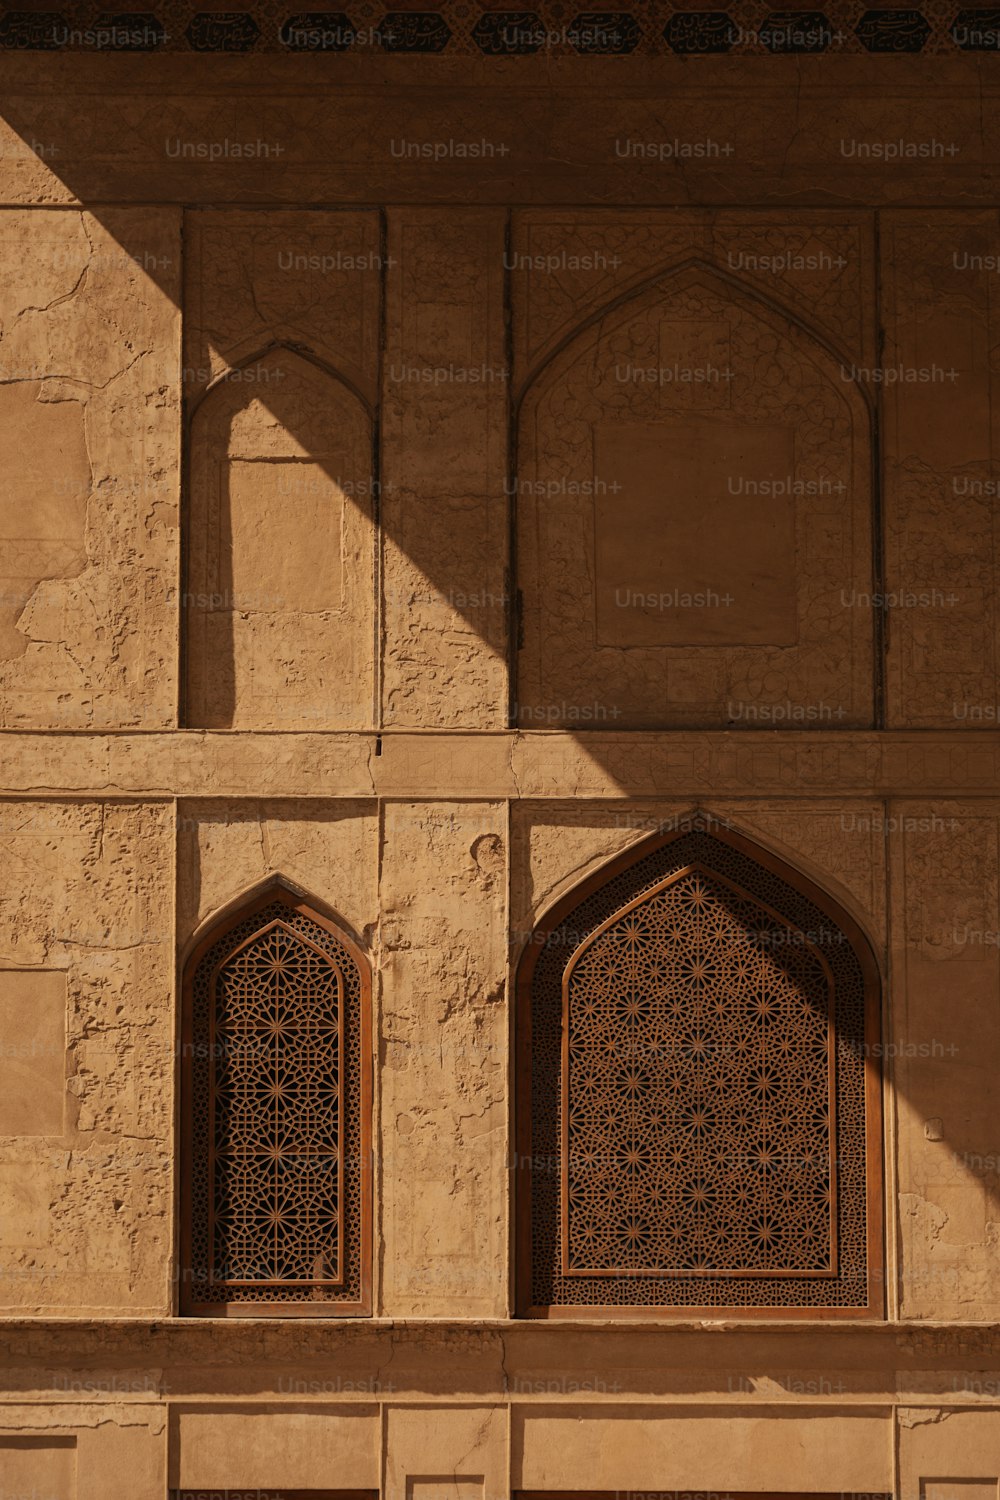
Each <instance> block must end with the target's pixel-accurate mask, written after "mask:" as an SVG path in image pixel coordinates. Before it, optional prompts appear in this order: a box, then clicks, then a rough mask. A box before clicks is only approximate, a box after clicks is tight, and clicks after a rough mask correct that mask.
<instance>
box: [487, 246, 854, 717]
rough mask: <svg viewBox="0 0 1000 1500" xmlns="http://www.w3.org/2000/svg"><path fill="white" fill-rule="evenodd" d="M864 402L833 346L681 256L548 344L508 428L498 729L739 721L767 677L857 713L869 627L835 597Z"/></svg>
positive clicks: (789, 697) (848, 564)
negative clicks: (505, 600) (513, 631)
mask: <svg viewBox="0 0 1000 1500" xmlns="http://www.w3.org/2000/svg"><path fill="white" fill-rule="evenodd" d="M873 410H874V408H873V401H872V398H871V395H870V393H869V391H868V390H867V389H866V388H865V386H864V385H863V384H862V382H861V381H860V380H859V379H858V372H857V370H856V369H855V368H854V367H853V365H852V362H851V360H850V359H849V358H848V357H846V356H845V355H844V354H843V352H842V351H841V350H840V349H839V348H838V346H837V344H836V342H835V341H834V340H833V339H832V338H831V337H830V336H828V335H827V334H826V333H825V332H824V331H822V330H820V329H817V328H816V327H815V326H813V325H812V324H810V323H809V322H808V321H807V320H806V319H805V318H804V317H803V316H802V315H801V314H800V313H799V312H798V311H796V310H794V309H793V308H790V307H788V306H786V305H785V304H783V303H782V302H780V301H778V300H777V299H776V298H774V297H772V296H768V295H766V294H765V293H764V292H762V291H761V290H760V289H759V288H757V287H756V286H754V285H752V284H750V283H748V282H747V281H745V280H744V279H743V278H742V277H740V276H738V275H735V274H733V273H732V272H730V271H728V270H726V269H724V268H722V267H720V266H715V265H713V264H711V262H709V261H706V260H704V259H703V258H701V257H698V256H688V257H686V258H685V259H684V260H682V261H679V262H677V263H675V264H673V265H671V266H668V267H666V268H661V269H659V270H657V271H655V272H653V273H651V274H650V275H648V276H647V277H644V278H643V280H641V281H640V282H639V283H637V284H635V285H633V286H630V287H628V288H626V289H625V290H624V291H623V292H621V293H620V295H618V296H617V297H614V298H612V299H611V300H609V301H608V302H606V303H604V304H603V305H602V306H601V307H599V308H597V309H596V310H594V311H592V312H589V313H587V315H586V316H585V317H584V318H582V319H581V321H580V322H579V323H578V324H577V325H576V326H575V327H574V328H572V329H570V330H568V331H565V332H564V333H563V334H562V335H561V336H560V337H559V339H558V340H557V341H556V342H555V343H554V345H553V346H552V347H551V348H549V349H548V350H546V351H545V353H544V354H543V355H542V356H541V357H540V358H539V359H538V360H537V361H536V362H535V364H534V365H533V366H532V367H531V369H530V370H529V372H528V374H527V376H526V377H525V380H524V382H523V384H522V386H521V388H520V390H519V393H518V396H517V402H516V412H515V418H514V424H513V426H514V432H513V438H512V444H511V451H512V463H513V465H514V470H515V472H514V473H513V474H512V476H511V477H510V480H509V483H508V491H509V493H510V494H511V495H512V497H513V498H512V503H511V522H510V525H511V545H512V552H513V557H514V568H515V572H516V580H515V582H516V591H517V597H518V598H519V599H520V600H521V601H522V603H521V615H520V629H519V636H520V639H519V646H518V655H517V658H516V664H515V665H516V689H515V691H514V693H513V703H512V717H513V718H514V719H515V721H516V722H517V723H518V724H519V725H521V726H522V727H531V726H532V725H535V724H537V723H539V722H541V723H545V724H548V723H551V722H552V718H551V715H552V708H553V705H560V706H562V712H563V714H564V715H565V716H566V719H567V722H568V723H571V724H572V725H573V726H574V727H580V728H600V727H607V725H609V724H610V723H612V722H613V723H614V725H615V727H617V728H648V729H657V728H672V727H692V728H694V727H699V728H710V727H720V728H721V727H742V724H743V722H744V709H746V719H747V721H750V720H752V716H753V712H754V711H755V710H759V709H760V705H759V704H756V703H755V702H754V689H753V684H754V683H757V682H760V681H766V682H767V683H768V697H769V699H770V697H771V695H772V693H773V699H774V704H784V703H786V702H790V703H791V704H800V703H801V704H809V705H812V704H816V705H817V707H816V708H815V710H814V711H815V712H817V713H819V714H821V715H829V716H831V717H834V718H835V720H836V722H837V724H838V725H840V726H841V727H847V726H848V725H849V724H858V725H867V724H869V723H871V721H872V719H873V716H874V712H875V694H876V691H877V687H876V660H877V652H876V644H877V643H876V626H875V624H874V623H873V621H872V619H871V618H869V617H868V616H867V615H866V614H865V613H864V612H863V611H858V610H849V609H846V608H844V607H843V605H842V603H841V602H840V601H841V600H842V598H843V595H844V592H845V591H846V590H847V589H848V587H850V588H853V589H854V590H855V591H859V592H860V593H862V594H864V593H867V592H870V591H871V590H872V589H873V588H874V586H875V585H874V583H873V579H875V578H876V577H877V575H878V567H877V564H878V534H877V527H876V525H875V518H874V499H873V497H874V493H875V485H874V478H875V468H876V445H875V427H874V420H873ZM748 703H749V707H747V704H748ZM771 712H773V707H772V704H771V703H770V702H769V703H767V704H765V705H764V706H763V716H764V718H765V720H766V722H768V723H771V722H775V721H772V720H771V719H770V718H769V717H768V715H769V714H770V713H771ZM574 716H575V717H574ZM776 722H779V723H781V722H782V721H781V720H777V721H776Z"/></svg>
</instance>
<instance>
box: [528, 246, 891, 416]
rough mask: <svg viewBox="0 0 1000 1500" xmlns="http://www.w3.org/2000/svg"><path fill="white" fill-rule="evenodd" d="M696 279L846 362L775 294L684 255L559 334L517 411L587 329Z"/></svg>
mask: <svg viewBox="0 0 1000 1500" xmlns="http://www.w3.org/2000/svg"><path fill="white" fill-rule="evenodd" d="M694 282H700V283H701V284H702V285H704V286H711V285H712V284H713V283H715V284H718V285H719V286H724V287H727V288H728V290H729V295H730V296H731V297H733V298H734V299H736V300H739V301H742V302H743V303H744V304H745V305H746V306H748V307H751V306H752V307H756V308H758V309H759V310H760V312H761V313H762V314H766V315H768V316H769V317H770V319H771V321H772V323H774V324H775V326H781V325H784V324H792V325H794V326H795V327H796V328H798V329H799V330H800V331H801V333H802V334H803V336H804V337H805V338H807V339H809V340H810V341H811V342H812V343H814V344H815V345H816V348H817V350H818V351H822V352H823V353H824V354H825V355H826V358H827V359H828V361H829V362H830V363H831V364H833V363H835V362H836V363H839V364H841V365H843V364H844V363H845V361H849V355H848V354H847V353H846V352H845V351H844V350H843V349H838V348H837V346H836V345H835V344H834V342H833V340H832V339H831V338H830V337H829V335H828V334H826V333H824V332H823V331H821V330H820V329H818V328H816V327H815V326H814V325H813V324H812V323H808V322H807V321H806V320H805V319H804V318H803V317H802V316H801V314H799V313H798V312H796V311H795V309H794V308H792V307H791V306H789V305H788V304H787V303H785V302H781V301H779V300H778V298H776V297H768V296H767V295H766V294H765V293H764V292H762V291H761V290H760V288H759V287H757V286H754V285H753V283H752V282H749V281H747V280H746V279H745V277H743V276H737V275H735V274H734V273H733V272H732V271H730V270H729V269H728V267H726V266H719V265H716V264H715V263H714V262H713V261H710V260H706V259H705V257H704V256H703V255H687V256H684V257H682V259H680V260H676V261H671V262H670V263H669V264H667V265H664V266H660V267H659V268H658V269H657V270H655V271H651V272H650V273H649V275H648V276H643V277H642V278H641V280H639V281H637V282H634V283H633V284H632V285H631V286H629V287H626V288H625V290H624V291H623V292H620V293H619V294H618V295H617V296H616V297H611V298H609V299H608V301H607V302H603V303H602V304H601V305H600V307H598V308H595V309H594V310H593V311H592V312H590V313H588V314H587V315H586V317H584V318H581V319H580V321H579V322H578V323H576V324H574V325H573V326H572V327H571V328H569V329H567V330H566V332H565V333H563V334H561V335H560V336H559V337H558V338H557V339H556V340H555V341H554V343H552V344H551V345H550V346H549V347H548V348H547V349H546V350H545V351H544V352H543V354H542V355H541V357H540V358H539V359H538V360H536V361H535V363H534V365H532V367H531V368H530V369H529V370H528V373H527V374H526V375H525V377H524V380H523V381H522V383H521V386H520V389H519V391H518V392H517V395H516V397H515V402H514V409H515V412H519V411H520V409H521V405H522V403H523V401H524V399H525V397H526V396H527V395H528V393H529V391H530V390H531V388H532V386H533V385H535V384H537V382H538V381H539V380H540V379H541V378H542V377H543V376H544V374H545V371H546V370H547V369H548V367H549V366H550V365H551V364H553V363H554V362H555V361H556V360H557V359H558V358H559V356H560V355H561V354H562V353H563V352H564V351H565V350H567V349H569V348H571V347H572V345H573V344H575V343H576V342H577V340H578V339H580V338H581V337H582V336H583V335H584V334H585V333H587V332H588V330H589V329H591V328H593V327H595V326H597V327H599V326H600V325H601V324H602V323H604V322H605V321H606V320H607V319H609V318H612V317H614V316H615V314H617V313H618V312H620V311H624V310H627V309H628V307H629V306H630V304H632V303H635V302H639V301H641V300H642V298H643V297H645V296H647V295H648V294H649V293H650V292H657V293H659V294H660V295H662V293H663V292H664V291H665V290H666V289H667V288H668V287H669V286H670V285H671V283H672V284H674V285H675V286H677V287H678V288H680V287H682V286H686V285H689V284H692V283H694ZM852 384H853V385H854V386H855V387H856V389H857V392H858V395H859V397H860V398H861V400H862V401H863V402H864V403H865V405H866V406H867V407H868V409H869V412H870V413H874V410H875V405H874V401H873V399H872V397H871V393H870V392H869V391H868V390H867V389H866V387H865V386H863V385H862V384H861V382H860V381H859V380H857V378H856V377H855V378H854V379H853V380H852Z"/></svg>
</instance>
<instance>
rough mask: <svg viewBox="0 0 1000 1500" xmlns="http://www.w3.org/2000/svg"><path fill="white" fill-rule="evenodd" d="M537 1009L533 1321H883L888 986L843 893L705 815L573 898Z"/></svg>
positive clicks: (521, 1294)
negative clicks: (882, 1000) (622, 1315)
mask: <svg viewBox="0 0 1000 1500" xmlns="http://www.w3.org/2000/svg"><path fill="white" fill-rule="evenodd" d="M517 1005H518V1009H517V1027H518V1036H517V1072H518V1078H517V1173H516V1182H517V1187H516V1191H517V1235H518V1253H517V1276H518V1289H517V1291H518V1295H517V1302H518V1308H519V1311H520V1312H521V1313H522V1314H523V1315H528V1316H550V1317H559V1316H581V1315H588V1314H590V1315H606V1314H608V1313H610V1312H614V1311H621V1312H624V1311H625V1310H626V1309H627V1310H629V1312H630V1313H640V1314H652V1315H656V1314H659V1315H667V1314H683V1313H684V1312H685V1311H687V1312H690V1313H695V1312H697V1313H699V1314H700V1313H702V1312H706V1313H708V1314H711V1312H713V1311H714V1312H716V1313H717V1314H718V1315H723V1314H726V1315H732V1314H738V1315H749V1316H772V1317H780V1316H800V1317H801V1316H816V1317H826V1316H830V1315H833V1316H838V1317H873V1316H879V1315H881V1310H882V1306H883V1288H882V1189H881V1180H882V1179H881V1105H880V1069H879V1053H880V1047H879V1040H880V1034H881V1033H880V1010H879V984H878V973H877V968H876V965H875V962H874V958H873V955H872V953H871V950H870V948H869V946H868V944H867V941H866V939H865V937H864V935H863V934H862V933H861V931H860V929H859V928H858V927H857V924H856V923H855V922H854V921H853V919H852V918H851V917H850V916H849V915H848V914H847V913H846V912H844V911H842V910H841V909H840V907H839V906H838V905H837V903H836V902H835V901H833V900H832V898H831V897H829V896H828V895H827V894H826V893H825V892H822V891H820V890H819V889H818V888H817V887H816V886H815V885H813V884H812V882H810V881H808V880H806V879H805V878H804V877H803V876H802V875H801V874H799V873H798V872H796V871H795V870H793V869H792V868H791V867H790V866H788V865H786V864H785V863H784V862H783V861H781V860H780V859H778V858H777V856H775V855H774V854H772V853H770V852H769V851H765V850H764V849H762V848H760V847H759V846H757V845H756V844H754V843H753V842H752V841H751V840H749V839H746V838H744V837H743V836H742V835H740V834H738V833H736V832H735V831H733V830H731V829H729V828H723V827H722V826H721V825H719V824H718V823H716V822H715V821H714V820H711V819H706V818H703V817H697V818H693V819H691V820H689V821H688V822H687V823H686V824H685V825H684V826H682V828H681V829H679V830H678V831H676V832H674V833H671V834H670V835H669V836H667V837H666V838H664V837H659V836H657V837H654V838H653V839H646V840H643V841H642V842H641V843H640V844H639V845H638V846H636V847H634V848H632V849H631V850H629V851H626V853H625V854H623V855H621V856H619V857H618V858H617V859H615V860H613V861H612V862H611V863H610V864H609V865H607V866H605V867H604V868H603V869H602V870H600V871H598V872H597V873H596V874H595V875H593V876H591V877H590V878H589V879H588V880H587V881H585V882H584V883H583V885H581V886H580V887H578V888H577V889H576V890H574V891H571V892H569V893H568V894H567V895H566V896H565V897H563V899H562V900H561V901H560V902H558V903H557V905H556V906H555V907H554V908H553V909H552V911H551V912H550V913H549V914H548V915H547V916H546V917H545V918H543V920H542V921H541V923H540V924H539V926H538V927H537V929H536V930H535V933H534V934H533V938H532V941H531V943H530V944H529V946H528V949H527V951H526V953H525V955H524V957H523V959H522V961H521V965H520V971H519V978H518V1002H517Z"/></svg>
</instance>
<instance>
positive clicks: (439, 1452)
mask: <svg viewBox="0 0 1000 1500" xmlns="http://www.w3.org/2000/svg"><path fill="white" fill-rule="evenodd" d="M508 1441H509V1434H508V1421H507V1413H506V1411H505V1410H504V1409H503V1408H500V1407H485V1406H484V1407H476V1406H471V1407H461V1406H444V1405H441V1406H423V1407H420V1406H417V1407H409V1408H407V1407H400V1406H396V1407H392V1406H390V1407H389V1409H388V1410H387V1412H386V1426H385V1435H384V1443H385V1484H384V1488H383V1497H384V1500H499V1497H500V1496H502V1495H506V1494H507V1493H508V1481H507V1472H508V1465H507V1444H508Z"/></svg>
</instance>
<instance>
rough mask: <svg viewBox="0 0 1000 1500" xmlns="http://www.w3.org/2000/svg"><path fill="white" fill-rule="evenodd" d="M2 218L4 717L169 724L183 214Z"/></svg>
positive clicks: (35, 721)
mask: <svg viewBox="0 0 1000 1500" xmlns="http://www.w3.org/2000/svg"><path fill="white" fill-rule="evenodd" d="M0 218H2V222H0V247H2V249H0V254H2V255H3V257H4V267H5V274H4V278H3V290H2V294H0V326H2V330H3V338H2V343H0V426H2V429H3V434H2V435H3V440H4V451H5V453H7V454H8V455H13V454H14V453H15V452H16V453H17V455H18V458H17V464H16V468H14V469H11V470H10V471H9V481H10V482H9V483H8V485H7V486H6V487H5V493H4V497H3V499H2V500H0V545H2V551H3V561H2V563H0V573H2V579H0V590H2V594H3V599H2V604H0V721H2V722H3V723H4V724H5V725H8V726H9V725H13V724H20V725H27V726H30V727H32V728H52V729H67V728H72V729H80V728H86V727H92V728H93V727H101V728H107V727H110V728H117V727H120V726H125V725H136V726H140V727H141V728H143V729H153V728H160V727H163V726H165V725H170V724H172V723H174V722H175V712H176V710H175V704H176V671H177V667H176V663H177V623H178V615H177V608H176V601H175V598H174V594H175V589H174V584H175V578H176V567H177V543H178V532H177V503H178V493H179V471H178V460H179V453H180V431H179V420H178V419H179V410H180V406H179V397H180V391H179V389H178V373H179V371H178V362H179V354H180V350H179V347H178V332H179V312H178V302H179V285H180V219H179V215H178V213H177V211H176V210H174V209H169V208H113V209H109V210H107V211H106V212H102V214H101V216H100V217H96V216H94V215H92V214H89V213H76V212H57V211H41V212H37V213H26V212H23V211H16V210H5V211H4V212H3V214H2V216H0ZM28 242H30V243H31V246H32V254H31V256H30V257H26V256H25V253H24V246H25V244H26V243H28ZM150 266H151V267H152V268H153V270H154V272H155V274H151V271H150V269H148V268H149V267H150Z"/></svg>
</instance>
